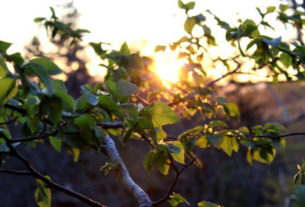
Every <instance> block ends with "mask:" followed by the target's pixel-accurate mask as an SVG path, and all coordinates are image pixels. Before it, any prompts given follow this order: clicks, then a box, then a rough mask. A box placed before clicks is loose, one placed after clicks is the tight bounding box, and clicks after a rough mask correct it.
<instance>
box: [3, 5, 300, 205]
mask: <svg viewBox="0 0 305 207" xmlns="http://www.w3.org/2000/svg"><path fill="white" fill-rule="evenodd" d="M178 6H179V7H180V8H181V9H183V10H184V11H185V14H186V20H185V23H184V29H185V32H186V35H185V36H184V37H182V38H181V39H179V40H178V41H176V42H173V43H171V44H170V45H169V46H162V45H160V46H157V47H156V52H157V51H162V50H165V49H166V48H167V47H169V48H170V49H171V50H179V51H180V56H181V57H182V58H184V59H185V60H186V61H187V63H186V64H185V66H184V67H183V68H182V69H181V79H180V81H179V82H178V83H176V84H172V86H171V87H172V90H169V89H168V88H167V87H165V86H163V85H162V82H161V80H160V79H159V78H158V77H157V76H156V75H155V74H154V73H153V71H151V70H150V67H149V65H150V64H151V62H152V61H153V60H152V59H151V58H149V57H145V56H141V55H140V54H139V53H133V52H131V50H130V49H129V48H128V45H127V44H126V43H124V44H123V45H122V47H121V48H120V50H118V51H116V50H106V49H104V47H103V46H104V44H105V43H103V42H99V43H90V46H91V47H92V48H93V50H94V51H95V53H96V55H98V56H99V57H100V58H101V61H102V62H103V66H104V67H105V68H106V69H107V75H106V76H105V82H104V83H96V84H94V85H89V84H87V85H84V86H81V88H82V95H81V96H80V97H79V98H77V99H74V98H73V97H72V96H70V95H69V94H68V92H67V90H66V88H65V84H64V82H63V81H61V80H57V79H56V78H54V75H57V74H59V73H61V69H60V68H59V67H58V66H57V65H56V64H55V63H54V62H53V61H52V60H50V59H49V58H47V57H37V58H34V59H30V60H24V59H23V58H22V56H21V55H20V53H15V54H8V53H7V49H8V48H9V47H10V45H11V44H10V43H7V42H4V41H0V78H1V79H0V88H1V90H0V105H1V108H0V122H1V131H0V143H1V144H0V150H1V151H0V160H1V162H4V161H5V160H6V157H7V156H9V155H14V156H17V157H18V156H19V154H18V152H16V150H14V147H15V146H16V145H17V144H21V143H26V144H29V145H31V146H35V143H36V141H38V140H40V141H41V140H43V141H44V142H47V140H48V141H49V143H50V144H51V146H53V147H54V149H55V150H56V151H58V152H60V151H63V150H65V151H67V152H68V153H71V154H72V155H73V156H74V159H75V161H77V159H78V156H79V153H80V151H91V150H97V151H102V150H103V149H102V147H103V145H102V143H103V139H104V138H105V136H111V137H113V139H120V140H121V142H122V143H123V144H125V143H126V142H128V141H129V140H130V139H139V140H142V141H144V142H147V144H148V145H149V146H150V147H151V150H150V151H149V152H148V153H147V155H143V156H145V159H144V163H143V165H144V169H145V170H146V171H147V172H150V171H151V169H152V168H154V167H156V168H157V169H158V170H159V171H160V172H161V173H162V174H164V175H167V174H168V173H169V170H170V169H173V170H175V171H176V172H177V174H178V175H179V174H180V173H181V172H182V171H183V170H184V168H185V167H187V166H189V165H190V164H193V163H194V164H195V165H197V166H198V167H201V166H202V164H201V162H200V160H199V159H198V157H197V156H196V154H195V150H198V149H201V150H204V149H206V148H217V149H219V150H222V151H224V152H225V153H226V154H227V155H228V156H231V155H232V153H234V152H238V150H239V149H240V147H241V146H244V147H246V148H247V149H248V152H247V156H246V158H245V159H247V160H248V162H249V163H250V164H252V163H253V161H258V162H261V163H266V164H270V163H271V162H272V161H273V159H274V157H275V155H276V150H277V148H278V147H279V146H280V145H284V140H283V138H284V136H281V131H283V130H284V127H283V126H282V125H280V124H275V123H266V124H264V125H258V126H254V127H252V128H248V127H245V126H239V127H237V128H232V127H231V126H230V124H229V123H230V120H235V121H237V122H238V121H239V118H240V114H239V110H238V106H237V105H236V104H235V103H233V102H230V101H229V100H228V99H227V98H225V97H222V96H218V95H217V94H216V93H214V90H213V86H214V84H215V83H216V82H217V81H218V80H215V81H211V82H209V78H208V77H207V76H206V71H205V69H204V68H203V67H202V60H203V59H204V58H206V57H209V56H208V49H209V47H213V46H216V45H217V42H216V38H215V37H214V36H213V35H212V31H211V29H210V27H209V26H208V24H207V23H206V22H205V21H206V17H205V16H206V15H210V16H212V17H214V19H215V20H216V22H217V23H218V25H219V26H220V27H221V28H222V29H223V30H225V32H226V36H225V38H226V40H227V41H229V42H230V43H231V45H232V46H233V47H236V49H237V51H239V54H238V55H237V56H235V57H230V58H228V59H222V58H218V59H217V60H213V61H214V62H217V61H219V62H222V63H223V64H224V65H225V66H226V67H227V68H228V74H229V75H230V74H233V73H234V72H236V71H237V70H239V69H240V64H241V62H245V61H247V60H254V61H255V68H254V69H255V70H261V69H264V70H268V72H269V74H270V75H271V76H272V77H273V81H274V83H276V82H277V81H278V77H279V76H284V77H285V78H286V80H287V81H289V80H296V79H297V80H304V79H305V72H304V69H303V64H304V63H305V47H304V46H303V45H302V44H300V43H299V42H294V43H293V44H288V43H285V42H283V41H282V39H281V37H278V38H272V37H269V36H266V35H265V34H264V33H263V31H261V27H262V26H263V27H269V28H273V27H272V26H271V25H270V24H269V23H268V22H266V21H265V19H264V18H265V16H267V15H268V14H271V13H277V15H278V19H279V20H280V21H282V22H283V24H292V25H294V26H295V27H299V25H298V24H297V22H298V20H302V21H301V22H299V24H303V22H304V21H303V19H301V17H303V16H304V14H303V13H300V14H299V16H298V15H297V14H294V15H295V16H289V15H288V12H287V10H288V8H289V7H288V6H286V5H280V7H279V8H276V7H273V6H272V7H268V8H267V10H266V12H262V11H261V10H260V9H258V12H259V14H260V15H261V22H259V23H256V22H254V21H253V20H250V19H246V20H245V21H240V22H239V25H238V26H234V27H232V26H230V24H229V23H227V22H225V21H223V20H221V19H219V18H218V17H217V16H215V15H214V14H213V13H211V12H210V11H205V12H204V13H203V14H198V15H193V16H190V14H189V11H190V10H192V9H193V8H194V7H195V2H188V3H184V2H182V1H180V0H179V1H178ZM51 11H52V17H51V19H50V20H48V19H46V18H40V17H39V18H36V19H35V22H43V23H44V25H45V27H46V28H47V29H49V30H50V31H51V33H52V35H51V36H52V38H54V37H56V35H64V36H65V37H66V38H67V39H72V42H71V43H72V44H76V42H77V41H79V40H81V37H82V35H83V33H86V32H87V30H73V29H72V28H70V27H69V25H67V24H64V23H62V22H60V21H59V20H58V18H57V17H56V15H55V12H54V10H53V9H51ZM198 26H199V27H201V28H202V31H203V34H202V36H199V37H197V36H194V35H193V29H194V27H198ZM244 39H245V40H246V41H245V42H247V44H246V45H244V41H243V40H244ZM241 42H243V44H241ZM253 48H255V49H253ZM251 49H252V50H251ZM249 51H252V52H249ZM7 63H11V64H13V66H14V70H9V69H8V67H7ZM290 67H291V68H293V70H294V71H295V73H293V74H291V73H288V71H287V69H288V68H290ZM224 77H225V76H224ZM224 77H223V78H224ZM195 113H200V114H201V117H202V120H203V121H204V124H202V125H198V126H196V127H194V128H192V129H189V130H187V131H185V132H183V133H181V134H180V135H179V136H178V137H171V136H170V135H168V134H167V133H166V131H165V130H164V129H163V127H164V126H166V125H169V124H175V123H176V122H178V121H179V120H180V119H181V118H183V117H184V118H190V119H191V118H192V116H193V115H194V114H195ZM10 120H13V122H14V123H15V124H18V125H19V126H21V127H20V131H21V136H22V138H21V139H17V138H15V137H12V136H11V135H10V128H9V127H8V125H9V123H8V122H9V121H10ZM44 138H48V139H44ZM175 163H176V164H175ZM177 163H178V164H179V165H182V166H183V167H182V169H181V170H179V169H177V166H176V165H177ZM114 168H116V164H115V163H107V165H105V166H103V167H102V168H101V171H104V172H105V173H108V172H109V171H110V170H111V169H114ZM303 168H304V166H302V167H300V172H299V173H298V174H297V175H296V177H295V183H296V184H298V186H297V188H296V192H295V196H296V201H297V205H298V206H304V205H305V204H304V195H305V193H304V192H305V190H304V185H303V184H304V182H305V181H304V171H305V170H304V169H303ZM47 179H50V180H51V178H49V177H48V178H47ZM49 187H50V186H48V185H47V184H46V183H45V180H41V179H39V178H38V179H37V189H36V191H35V193H34V194H35V199H36V201H37V204H38V205H39V206H40V207H47V206H50V203H51V191H50V188H49ZM165 200H168V201H169V204H170V205H171V206H177V205H178V204H179V203H182V202H185V203H188V202H187V200H186V199H185V198H183V197H182V196H181V195H179V194H177V193H174V192H173V191H170V195H169V196H168V197H167V198H166V199H165ZM198 206H203V207H204V206H206V207H211V206H218V205H216V204H213V203H211V202H208V201H201V202H199V203H198Z"/></svg>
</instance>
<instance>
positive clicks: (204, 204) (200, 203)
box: [197, 201, 221, 207]
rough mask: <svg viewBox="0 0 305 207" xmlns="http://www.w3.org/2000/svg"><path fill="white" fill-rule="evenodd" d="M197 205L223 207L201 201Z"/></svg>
mask: <svg viewBox="0 0 305 207" xmlns="http://www.w3.org/2000/svg"><path fill="white" fill-rule="evenodd" d="M197 205H198V207H221V206H220V205H217V204H215V203H212V202H210V201H201V202H199V203H198V204H197Z"/></svg>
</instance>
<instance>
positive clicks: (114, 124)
mask: <svg viewBox="0 0 305 207" xmlns="http://www.w3.org/2000/svg"><path fill="white" fill-rule="evenodd" d="M97 125H98V126H101V127H103V128H104V129H118V128H122V127H123V123H122V122H121V121H115V122H101V123H98V124H97Z"/></svg>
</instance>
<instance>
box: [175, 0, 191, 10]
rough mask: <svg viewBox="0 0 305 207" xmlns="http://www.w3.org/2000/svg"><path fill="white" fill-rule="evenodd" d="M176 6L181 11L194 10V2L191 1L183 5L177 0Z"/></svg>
mask: <svg viewBox="0 0 305 207" xmlns="http://www.w3.org/2000/svg"><path fill="white" fill-rule="evenodd" d="M178 6H179V8H181V9H185V10H186V11H189V10H191V9H194V7H195V2H194V1H191V2H188V3H186V4H185V3H183V2H182V1H181V0H178Z"/></svg>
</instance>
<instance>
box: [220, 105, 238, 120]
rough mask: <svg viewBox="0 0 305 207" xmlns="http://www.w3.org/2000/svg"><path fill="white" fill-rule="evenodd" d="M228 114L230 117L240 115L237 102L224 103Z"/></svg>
mask: <svg viewBox="0 0 305 207" xmlns="http://www.w3.org/2000/svg"><path fill="white" fill-rule="evenodd" d="M223 107H224V110H225V112H226V114H227V115H228V116H230V117H239V110H238V106H237V105H236V104H235V103H231V102H230V103H225V104H223Z"/></svg>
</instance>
